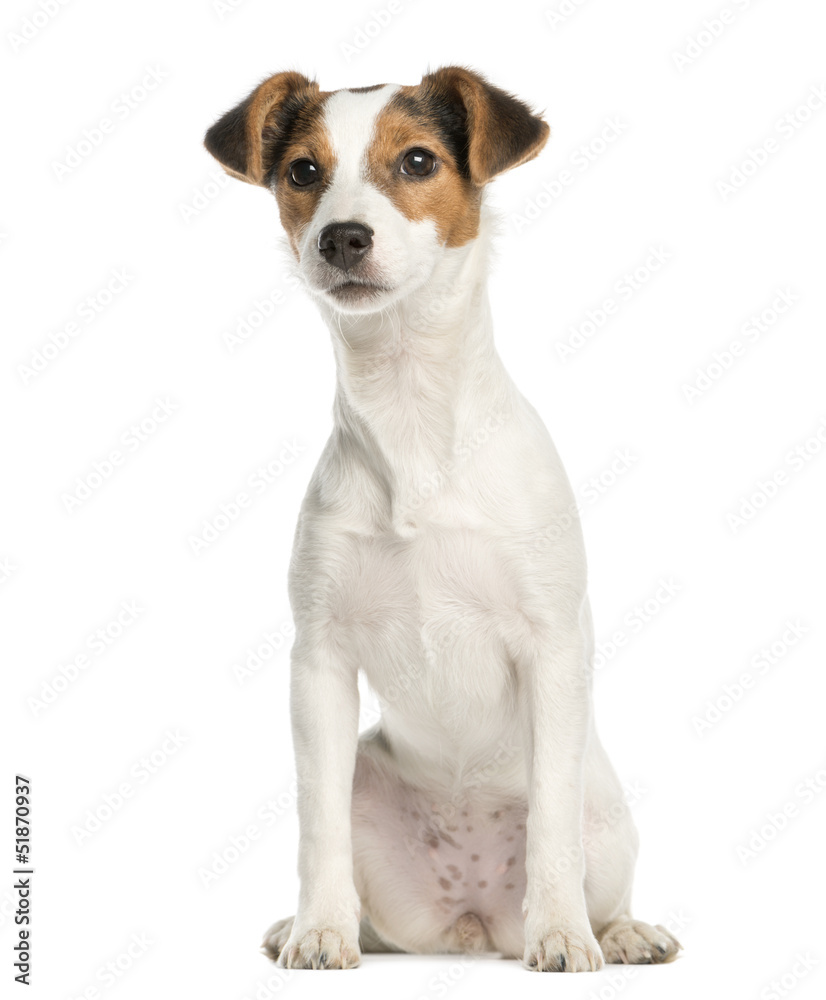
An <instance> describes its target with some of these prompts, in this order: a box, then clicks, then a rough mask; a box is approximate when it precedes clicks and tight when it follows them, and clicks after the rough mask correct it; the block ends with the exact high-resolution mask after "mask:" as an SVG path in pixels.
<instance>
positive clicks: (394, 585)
mask: <svg viewBox="0 0 826 1000" xmlns="http://www.w3.org/2000/svg"><path fill="white" fill-rule="evenodd" d="M349 546H350V552H349V556H348V564H349V566H350V567H351V570H350V572H348V573H346V574H344V575H343V576H342V577H341V585H340V588H339V590H338V594H337V599H336V600H337V605H338V606H337V608H336V612H337V613H336V615H335V618H336V620H337V621H338V622H339V624H340V625H341V626H342V628H341V641H343V642H345V643H347V644H348V646H349V652H350V654H351V655H352V656H353V657H354V660H355V662H357V663H358V664H359V666H360V667H361V668H362V669H363V670H364V671H365V673H366V675H367V678H368V680H369V682H370V684H371V686H372V687H373V689H374V690H375V691H376V692H377V693H378V695H379V696H380V697H381V698H382V699H383V701H384V702H385V704H386V705H389V706H390V707H392V708H395V709H398V710H399V711H400V712H404V713H414V714H416V715H419V714H420V713H425V714H426V715H427V716H428V717H429V718H431V719H432V720H433V721H434V722H435V721H438V720H442V721H445V722H447V721H448V720H450V724H453V722H454V721H455V720H456V719H457V718H458V719H464V720H469V718H470V717H471V715H475V716H477V717H478V714H479V712H483V713H484V712H485V711H486V710H488V709H490V708H492V707H493V706H497V705H498V706H501V705H502V702H503V697H504V696H505V694H506V691H507V689H508V687H509V686H511V685H512V684H513V677H512V670H511V663H510V657H509V652H508V650H509V649H511V648H513V645H514V643H519V642H521V641H523V640H524V636H523V632H524V629H525V625H524V620H523V617H522V616H521V615H520V613H519V610H518V608H519V592H518V585H517V580H516V575H515V574H514V571H513V568H512V566H511V564H510V562H509V559H508V556H507V553H506V551H505V550H504V548H503V547H502V545H501V543H497V541H496V540H495V539H493V538H491V537H490V536H487V535H485V534H484V533H482V532H477V531H474V530H472V529H467V528H455V529H447V528H444V527H440V528H438V529H436V528H433V529H429V528H427V527H425V528H424V529H422V530H420V531H418V532H417V533H416V535H415V536H414V537H412V538H407V539H398V538H392V537H391V538H387V539H383V538H382V537H381V536H379V537H374V538H364V537H362V538H361V539H352V540H351V541H350V543H349ZM474 709H475V710H476V711H473V710H474Z"/></svg>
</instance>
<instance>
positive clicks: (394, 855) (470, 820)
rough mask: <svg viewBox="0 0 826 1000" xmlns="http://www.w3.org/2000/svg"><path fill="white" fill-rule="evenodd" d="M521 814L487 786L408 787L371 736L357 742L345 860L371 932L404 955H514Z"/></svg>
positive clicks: (518, 933)
mask: <svg viewBox="0 0 826 1000" xmlns="http://www.w3.org/2000/svg"><path fill="white" fill-rule="evenodd" d="M526 816H527V805H526V802H525V801H524V800H522V799H520V798H514V797H507V796H504V797H501V796H499V795H498V794H497V793H493V792H492V790H490V789H485V788H483V789H475V788H474V789H467V788H464V787H462V786H461V785H458V786H457V787H456V788H454V789H453V790H452V791H451V792H449V793H446V792H445V790H444V789H441V790H439V791H437V792H431V791H424V790H422V789H418V788H414V787H412V786H410V785H409V784H408V783H407V782H405V781H404V780H400V779H399V777H398V775H397V773H396V769H395V761H394V760H393V758H392V757H391V756H390V755H389V754H388V752H387V750H386V749H385V748H384V747H383V746H382V742H381V739H380V738H376V739H370V738H369V737H368V738H367V739H364V738H363V739H362V744H361V747H360V752H359V759H358V764H357V767H356V775H355V781H354V788H353V848H354V862H355V871H356V881H357V887H358V889H359V894H360V897H361V899H362V903H363V905H364V909H365V912H366V913H367V914H368V915H369V916H370V919H371V921H372V922H373V924H374V926H375V927H376V929H377V930H378V931H379V933H380V934H382V935H383V936H384V937H385V938H386V939H387V940H389V941H390V942H391V943H393V944H395V945H396V946H397V947H401V948H403V949H405V950H415V951H484V950H493V951H502V952H505V953H508V954H514V955H516V954H521V950H522V948H523V941H522V919H523V918H522V913H521V904H522V899H523V898H524V895H525V882H526V879H525V824H526ZM469 918H472V919H469Z"/></svg>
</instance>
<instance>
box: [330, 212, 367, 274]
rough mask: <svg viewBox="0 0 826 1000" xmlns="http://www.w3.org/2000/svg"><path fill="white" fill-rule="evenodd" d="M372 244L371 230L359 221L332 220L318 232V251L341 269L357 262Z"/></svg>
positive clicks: (345, 268)
mask: <svg viewBox="0 0 826 1000" xmlns="http://www.w3.org/2000/svg"><path fill="white" fill-rule="evenodd" d="M372 245H373V230H372V229H368V228H367V226H362V224H361V223H360V222H332V223H330V225H329V226H325V227H324V228H323V229H322V230H321V232H320V233H319V234H318V252H319V253H320V254H321V256H322V257H323V258H324V259H325V260H326V261H327V263H328V264H332V265H333V267H340V268H341V269H342V271H349V269H350V268H351V267H352V266H353V265H354V264H357V263H358V262H359V261H360V260H361V259H362V257H364V256H365V255H366V254H367V253H368V252H369V250H370V247H371V246H372Z"/></svg>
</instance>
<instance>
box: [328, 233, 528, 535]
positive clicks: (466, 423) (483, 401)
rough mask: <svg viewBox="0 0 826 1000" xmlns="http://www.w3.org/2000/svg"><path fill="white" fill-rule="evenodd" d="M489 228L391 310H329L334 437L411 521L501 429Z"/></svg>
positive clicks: (503, 384) (502, 380) (396, 518)
mask: <svg viewBox="0 0 826 1000" xmlns="http://www.w3.org/2000/svg"><path fill="white" fill-rule="evenodd" d="M488 231H489V224H488V223H487V222H485V223H484V224H483V226H482V227H481V229H480V235H479V236H478V237H477V238H476V239H475V240H473V241H472V242H471V243H469V244H466V245H465V246H463V247H460V248H456V249H454V250H450V251H448V252H447V255H446V260H445V261H444V262H443V264H442V265H441V266H440V268H439V273H438V275H437V276H436V277H434V278H433V279H431V281H430V282H428V283H427V284H426V285H425V286H424V287H422V288H420V289H418V290H417V291H415V292H414V293H412V294H411V295H410V296H408V297H407V298H406V299H405V300H403V301H402V302H401V303H399V304H398V305H397V306H396V307H394V308H393V309H392V310H387V311H385V312H383V313H374V314H369V315H363V316H354V315H342V314H334V313H328V314H327V315H325V319H326V320H327V323H328V325H329V327H330V330H331V333H332V339H333V345H334V350H335V357H336V370H337V388H336V400H335V406H334V419H335V424H336V433H337V434H338V435H339V437H340V441H341V443H342V445H344V444H346V445H347V446H349V450H350V453H351V454H352V455H353V457H355V456H356V455H358V456H359V457H360V458H361V460H362V461H363V462H364V464H365V466H366V467H367V468H368V470H369V472H370V473H371V475H372V476H373V477H374V478H375V479H376V480H378V481H379V482H380V483H381V485H382V486H383V487H384V488H385V489H386V490H387V491H388V494H389V496H390V500H391V506H392V518H393V522H394V524H395V525H396V527H399V526H400V525H402V524H407V523H408V522H410V521H411V519H412V520H414V521H415V517H411V515H412V513H413V512H415V511H417V510H420V509H421V508H422V507H423V506H424V505H425V504H426V503H427V502H428V501H429V499H430V498H431V497H432V496H433V495H434V494H435V493H437V492H439V491H440V490H442V489H443V487H444V485H445V482H446V481H448V480H449V479H450V478H451V477H452V476H453V475H454V474H455V473H456V470H457V468H459V467H461V466H462V464H463V463H464V462H466V461H467V458H468V455H467V452H468V448H469V447H471V448H472V447H473V443H474V441H475V440H476V438H478V436H479V435H480V434H487V433H490V432H491V427H494V428H495V427H496V426H499V425H501V421H502V420H503V419H504V417H503V414H506V413H509V412H510V408H511V404H512V391H513V385H512V383H511V381H510V379H509V378H508V376H507V374H506V372H505V370H504V368H503V366H502V363H501V360H500V359H499V356H498V354H497V353H496V349H495V346H494V342H493V330H492V324H491V317H490V309H489V304H488V296H487V263H488V262H487V258H488V239H489V237H488Z"/></svg>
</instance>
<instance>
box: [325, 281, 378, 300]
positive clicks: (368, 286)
mask: <svg viewBox="0 0 826 1000" xmlns="http://www.w3.org/2000/svg"><path fill="white" fill-rule="evenodd" d="M325 291H326V292H327V294H328V295H332V296H333V298H335V299H337V300H338V301H340V302H363V301H364V300H365V299H372V298H375V296H377V295H380V294H381V293H382V292H389V291H390V289H389V288H388V287H387V286H386V285H378V284H375V283H374V282H371V281H342V282H340V283H339V284H338V285H333V286H332V287H330V288H326V289H325Z"/></svg>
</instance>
